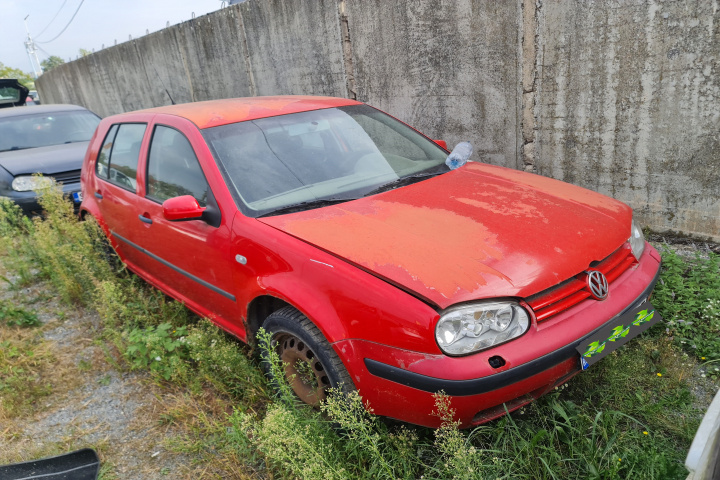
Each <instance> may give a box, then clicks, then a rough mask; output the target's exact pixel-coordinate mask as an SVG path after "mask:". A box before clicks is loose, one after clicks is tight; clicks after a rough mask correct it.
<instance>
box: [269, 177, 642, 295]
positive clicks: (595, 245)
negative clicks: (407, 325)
mask: <svg viewBox="0 0 720 480" xmlns="http://www.w3.org/2000/svg"><path fill="white" fill-rule="evenodd" d="M631 215H632V212H631V210H630V209H629V208H628V207H627V206H626V205H624V204H622V203H620V202H618V201H616V200H613V199H610V198H608V197H605V196H603V195H599V194H597V193H594V192H591V191H589V190H585V189H582V188H579V187H575V186H572V185H567V184H564V183H562V182H558V181H555V180H550V179H545V178H543V177H539V176H538V175H532V174H527V173H523V172H515V171H512V170H508V169H505V168H501V167H492V166H488V165H483V164H477V163H472V164H468V166H466V167H464V168H461V169H458V170H456V171H453V172H450V173H447V174H445V175H441V176H439V177H435V178H433V179H430V180H426V181H424V182H420V183H416V184H413V185H409V186H406V187H402V188H398V189H396V190H392V191H390V192H386V193H383V194H380V195H375V196H373V197H369V198H364V199H360V200H356V201H353V202H348V203H343V204H339V205H335V206H330V207H327V208H322V209H316V210H309V211H305V212H298V213H294V214H289V215H282V216H276V217H266V218H262V219H260V220H261V221H262V222H265V223H267V224H268V225H272V226H274V227H276V228H278V229H280V230H282V231H284V232H287V233H289V234H291V235H293V236H295V237H298V238H301V239H303V240H305V241H307V242H309V243H311V244H313V245H316V246H318V247H320V248H322V249H324V250H327V251H329V252H333V253H334V254H336V255H338V256H340V257H342V258H345V259H347V260H348V261H350V262H352V263H354V264H357V265H360V266H362V267H363V268H366V269H368V270H370V271H372V272H374V273H375V274H377V275H379V276H381V277H383V278H386V279H388V280H389V281H391V282H394V283H396V284H400V285H402V286H404V287H405V288H407V289H408V290H412V291H413V292H416V293H417V294H418V295H420V296H422V297H424V298H426V299H428V301H430V302H432V303H434V304H436V305H438V306H439V307H441V308H445V307H448V306H450V305H452V304H454V303H458V302H463V301H469V300H473V299H478V298H490V297H506V296H517V297H525V296H529V295H532V294H534V293H537V292H540V291H542V290H544V289H546V288H549V287H551V286H553V285H555V284H557V283H559V282H560V281H563V280H565V279H567V278H570V277H572V276H573V275H576V274H578V273H580V272H582V271H583V270H585V269H586V268H587V267H588V265H589V264H590V263H591V262H593V261H596V260H602V259H603V258H605V257H606V256H607V255H609V254H610V253H611V252H613V251H614V250H615V249H617V248H618V247H619V246H620V245H622V244H623V243H624V242H625V241H626V240H627V238H628V236H629V234H630V218H631Z"/></svg>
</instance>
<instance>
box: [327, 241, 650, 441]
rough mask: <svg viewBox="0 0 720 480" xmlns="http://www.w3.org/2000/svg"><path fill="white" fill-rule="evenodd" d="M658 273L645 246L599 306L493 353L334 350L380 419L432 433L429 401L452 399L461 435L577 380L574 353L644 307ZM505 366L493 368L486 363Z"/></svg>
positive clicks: (592, 304) (361, 344) (568, 314)
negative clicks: (438, 395) (494, 361)
mask: <svg viewBox="0 0 720 480" xmlns="http://www.w3.org/2000/svg"><path fill="white" fill-rule="evenodd" d="M659 273H660V255H659V254H658V253H657V251H656V250H655V249H654V248H653V247H652V246H650V245H646V249H645V252H644V253H643V255H642V257H641V259H640V262H638V264H636V265H634V266H633V267H631V268H630V269H628V270H627V271H626V272H624V273H623V274H622V275H621V276H620V277H619V278H618V279H617V280H616V281H615V282H613V284H612V286H611V288H610V294H609V296H608V299H607V300H605V301H603V302H598V301H595V300H587V301H584V302H582V303H580V304H578V305H576V306H574V307H572V308H571V309H569V310H567V311H565V312H562V313H560V314H558V315H557V316H555V317H554V318H552V319H549V320H547V321H545V322H543V323H541V324H540V325H538V324H536V322H535V321H534V320H533V324H532V326H531V329H530V331H528V332H527V333H526V334H525V335H523V336H522V337H520V338H518V339H516V340H514V341H512V342H509V343H507V344H505V345H501V346H498V347H496V348H493V349H490V350H486V351H483V352H479V353H477V354H474V355H469V356H467V357H459V358H458V357H455V358H454V357H448V356H445V355H431V354H423V353H418V352H410V351H407V350H401V349H397V348H393V347H389V346H386V345H379V344H376V343H372V342H366V341H363V340H344V341H341V342H338V343H336V344H335V345H334V346H335V348H336V350H337V351H338V354H339V355H340V356H341V358H343V359H353V358H354V359H360V360H350V361H349V365H347V366H348V370H349V371H350V373H351V375H352V376H353V379H354V380H355V383H356V386H357V387H358V389H359V391H360V394H361V395H362V396H363V398H364V399H365V400H366V401H368V402H369V403H370V405H371V407H372V408H373V410H374V411H375V413H377V414H379V415H384V416H389V417H392V418H397V419H399V420H403V421H407V422H411V423H416V424H420V425H425V426H429V427H437V426H439V424H440V419H439V418H438V417H436V416H433V415H432V412H433V411H434V410H435V399H434V394H435V393H437V392H440V391H442V392H444V393H445V394H447V395H449V396H450V397H451V403H452V407H453V408H454V409H455V411H456V419H458V420H460V422H461V426H462V427H469V426H472V425H477V424H480V423H483V422H486V421H489V420H492V419H493V418H497V417H499V416H502V415H503V414H505V411H506V408H507V410H508V411H512V410H515V409H517V408H520V407H521V406H523V405H525V404H527V403H529V402H531V401H533V400H534V399H536V398H538V397H540V396H541V395H543V394H545V393H547V392H548V391H549V390H552V389H553V388H554V387H556V386H558V385H560V384H562V383H565V382H566V381H567V380H568V379H569V378H571V377H572V376H574V375H575V374H577V373H578V372H580V359H579V354H578V353H577V351H576V347H577V346H578V345H579V344H580V343H582V342H583V341H584V340H585V339H586V338H588V337H590V336H592V335H593V334H594V333H595V332H597V331H598V330H601V329H602V328H603V327H604V326H605V325H607V324H610V323H612V322H613V321H615V319H616V318H617V317H619V316H621V315H622V314H624V313H625V312H626V311H628V310H630V309H633V308H635V307H636V306H638V305H640V304H641V303H642V302H644V301H645V300H647V298H648V297H649V295H650V294H651V293H652V290H653V288H654V286H655V283H656V282H657V279H658V277H659ZM495 356H499V357H502V358H503V360H504V362H505V365H503V366H502V367H500V368H492V367H491V366H490V365H489V359H490V358H492V357H495Z"/></svg>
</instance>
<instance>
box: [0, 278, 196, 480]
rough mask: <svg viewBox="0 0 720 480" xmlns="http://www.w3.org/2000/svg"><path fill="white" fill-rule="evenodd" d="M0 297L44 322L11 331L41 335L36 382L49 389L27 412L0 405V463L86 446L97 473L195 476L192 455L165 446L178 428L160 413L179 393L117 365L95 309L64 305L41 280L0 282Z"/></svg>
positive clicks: (127, 476)
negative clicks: (12, 414) (44, 361)
mask: <svg viewBox="0 0 720 480" xmlns="http://www.w3.org/2000/svg"><path fill="white" fill-rule="evenodd" d="M0 299H10V300H12V301H13V303H15V304H19V305H23V306H25V307H26V308H27V309H28V310H31V311H34V312H36V313H37V314H38V317H39V319H40V320H41V321H42V323H43V325H42V326H41V327H39V328H34V329H15V330H14V331H15V332H17V334H18V335H39V336H40V338H39V339H38V341H39V342H40V347H39V348H38V350H37V352H40V354H41V355H44V356H49V357H50V359H51V361H50V362H49V364H48V366H47V367H44V368H41V369H40V372H39V375H40V377H41V378H40V379H39V380H38V381H39V382H40V383H41V384H47V385H50V391H51V392H52V394H48V395H47V396H42V397H41V398H40V399H39V400H38V401H37V402H36V404H34V405H31V406H29V410H30V411H29V412H28V413H30V416H29V417H28V416H26V415H22V416H19V417H16V418H8V416H7V415H5V414H4V413H5V412H3V411H2V410H1V409H0V464H6V463H14V462H18V461H26V460H32V459H36V458H40V457H43V456H48V455H55V454H59V453H64V452H69V451H72V450H75V449H79V448H84V447H91V448H95V449H96V450H97V451H98V453H99V454H100V456H101V461H102V464H103V468H102V476H101V478H103V479H112V478H121V479H138V480H143V479H147V480H150V479H156V478H189V477H190V476H193V474H192V471H193V470H195V469H194V468H192V467H191V466H192V463H193V459H192V458H188V457H187V456H186V455H184V454H178V453H173V452H172V451H170V450H169V449H168V448H167V444H168V440H169V439H171V438H173V436H175V435H176V434H177V432H174V431H173V429H172V428H171V427H170V426H167V425H164V422H163V415H164V414H165V413H166V412H167V411H168V409H169V408H172V406H173V405H177V403H178V401H179V399H178V394H177V393H176V392H170V391H168V390H167V389H166V388H161V387H160V386H158V385H156V384H155V383H154V382H153V381H152V380H151V379H150V377H149V376H148V375H146V374H141V373H135V372H127V371H124V370H123V369H122V368H118V367H119V364H118V362H117V361H116V359H115V358H116V352H113V351H110V350H108V349H107V347H106V346H103V345H102V344H101V343H99V342H96V341H95V338H96V337H97V329H98V325H99V318H98V316H97V314H95V313H88V312H87V311H84V310H74V311H68V307H66V306H61V305H60V304H59V302H58V301H57V300H56V299H55V298H53V294H52V293H51V289H50V287H49V286H48V285H44V284H37V285H33V286H31V287H29V288H25V289H22V290H20V291H12V290H10V289H9V288H8V285H7V283H5V284H4V285H3V286H2V288H1V289H0ZM27 330H30V331H27ZM3 333H4V334H5V335H8V331H7V330H3ZM46 358H47V357H46Z"/></svg>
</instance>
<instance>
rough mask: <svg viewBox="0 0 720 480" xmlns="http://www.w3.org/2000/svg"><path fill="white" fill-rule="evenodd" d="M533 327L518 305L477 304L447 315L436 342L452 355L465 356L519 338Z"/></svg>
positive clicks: (512, 303)
mask: <svg viewBox="0 0 720 480" xmlns="http://www.w3.org/2000/svg"><path fill="white" fill-rule="evenodd" d="M529 326H530V317H529V316H528V313H527V312H526V311H525V309H524V308H522V307H521V306H520V305H519V304H518V303H517V302H512V301H505V302H488V303H477V304H474V305H466V306H463V307H458V308H454V309H452V310H449V311H448V312H446V313H445V314H443V315H442V316H441V317H440V320H439V321H438V323H437V326H436V327H435V339H436V340H437V343H438V346H440V349H441V350H442V351H443V352H445V353H447V354H448V355H465V354H468V353H474V352H479V351H481V350H485V349H488V348H490V347H494V346H495V345H499V344H501V343H505V342H506V341H508V340H511V339H513V338H517V337H519V336H520V335H522V334H523V333H525V332H526V331H527V329H528V327H529Z"/></svg>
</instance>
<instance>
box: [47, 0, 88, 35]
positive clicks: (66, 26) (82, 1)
mask: <svg viewBox="0 0 720 480" xmlns="http://www.w3.org/2000/svg"><path fill="white" fill-rule="evenodd" d="M84 2H85V0H81V2H80V5H78V8H77V10H75V13H73V16H72V18H71V19H70V21H69V22H68V23H67V25H65V28H63V29H62V30H61V31H60V33H58V34H57V35H56V36H55V38H53V39H52V40H48V41H46V42H35V43H50V42H53V41H55V40H57V38H58V37H59V36H60V35H62V34H63V32H65V30H67V28H68V27H69V26H70V24H71V23H72V21H73V20H74V19H75V15H77V13H78V12H79V11H80V7H82V4H83V3H84Z"/></svg>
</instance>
